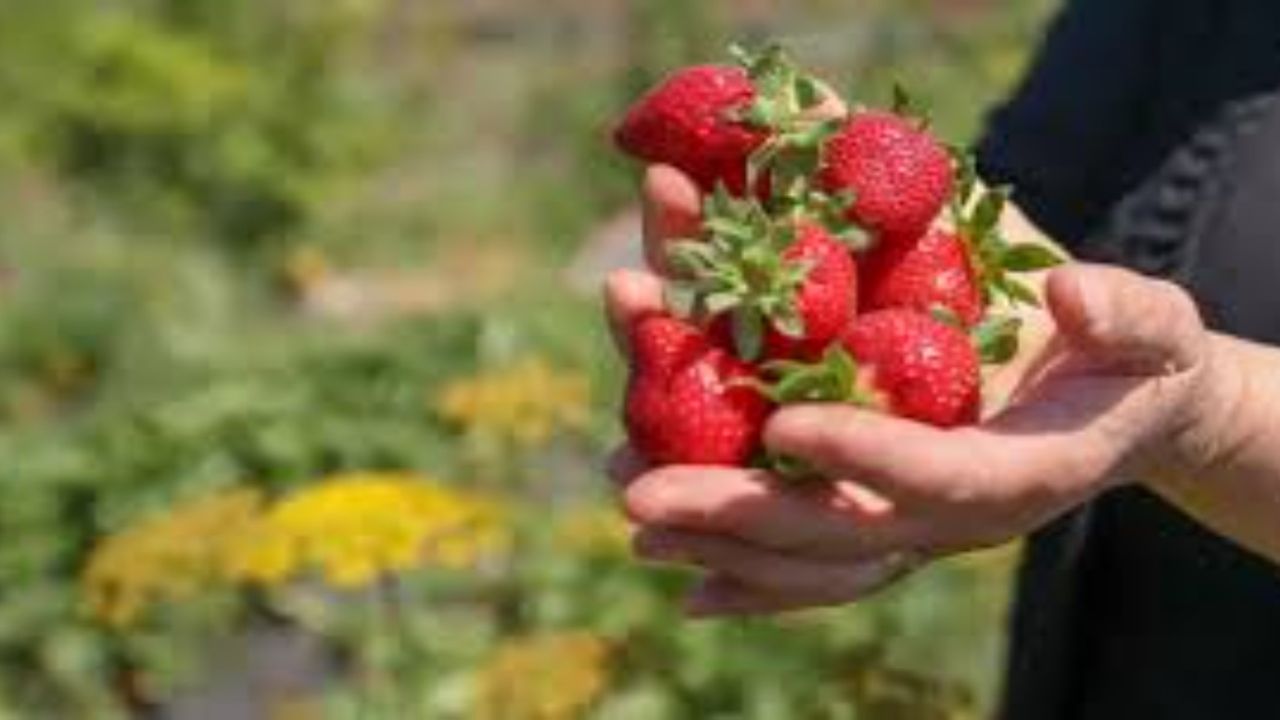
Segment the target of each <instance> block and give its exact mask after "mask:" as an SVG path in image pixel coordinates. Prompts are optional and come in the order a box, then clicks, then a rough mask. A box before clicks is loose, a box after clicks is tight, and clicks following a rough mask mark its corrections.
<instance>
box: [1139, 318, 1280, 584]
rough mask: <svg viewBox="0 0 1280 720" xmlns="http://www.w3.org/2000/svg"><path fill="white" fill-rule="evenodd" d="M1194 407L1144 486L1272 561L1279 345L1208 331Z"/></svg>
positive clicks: (1278, 542) (1279, 518) (1279, 553)
mask: <svg viewBox="0 0 1280 720" xmlns="http://www.w3.org/2000/svg"><path fill="white" fill-rule="evenodd" d="M1211 346H1212V351H1211V353H1210V355H1211V360H1210V361H1209V362H1210V367H1209V368H1208V369H1207V373H1206V376H1207V381H1206V383H1205V387H1204V391H1203V394H1202V396H1201V397H1200V398H1198V400H1197V402H1198V403H1199V404H1200V406H1201V408H1200V410H1199V411H1198V412H1197V413H1196V415H1195V421H1194V422H1193V423H1192V424H1190V425H1188V426H1187V427H1186V428H1184V429H1182V430H1181V431H1180V432H1179V433H1178V434H1177V436H1176V437H1175V439H1174V442H1173V443H1172V447H1171V448H1170V451H1169V453H1168V454H1167V457H1166V459H1165V462H1160V463H1159V467H1158V468H1157V469H1155V470H1154V473H1155V474H1154V477H1155V479H1154V480H1152V481H1150V483H1149V485H1150V487H1151V488H1152V489H1153V490H1155V491H1156V492H1157V493H1159V494H1160V495H1162V496H1163V497H1165V498H1166V499H1167V500H1169V501H1170V502H1172V503H1174V504H1175V505H1177V506H1178V507H1180V508H1182V509H1183V510H1184V511H1186V512H1187V513H1188V514H1190V515H1192V516H1193V517H1195V518H1197V519H1198V520H1200V521H1201V522H1203V523H1204V524H1205V525H1207V526H1208V527H1210V528H1212V529H1214V530H1216V531H1218V532H1220V533H1222V534H1223V535H1226V536H1228V537H1230V538H1232V539H1233V540H1235V541H1237V542H1239V543H1240V544H1242V545H1244V546H1246V547H1248V548H1250V549H1252V550H1254V551H1257V552H1259V553H1261V554H1263V555H1264V556H1266V557H1268V558H1269V559H1271V560H1272V561H1275V562H1278V563H1280V350H1276V349H1273V348H1269V347H1266V346H1263V345H1258V344H1255V343H1248V342H1243V341H1240V340H1235V339H1233V338H1229V337H1225V336H1220V335H1215V336H1213V338H1212V340H1211Z"/></svg>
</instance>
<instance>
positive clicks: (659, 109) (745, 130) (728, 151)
mask: <svg viewBox="0 0 1280 720" xmlns="http://www.w3.org/2000/svg"><path fill="white" fill-rule="evenodd" d="M755 99H756V89H755V85H754V84H753V83H752V81H751V77H750V75H749V74H748V73H747V71H746V70H744V69H743V68H740V67H733V66H728V65H698V66H694V67H690V68H685V69H683V70H680V71H677V72H676V73H675V74H673V75H671V76H670V77H668V78H667V79H666V80H665V81H664V82H663V83H661V84H660V85H659V86H658V87H656V88H654V89H653V90H651V91H650V92H649V93H648V94H646V95H645V96H644V97H642V98H641V99H640V100H639V101H638V102H637V103H636V104H635V105H633V106H632V107H631V109H630V110H629V111H628V112H627V114H626V116H625V117H624V118H623V120H622V123H621V124H620V125H619V126H618V127H617V129H616V130H615V131H614V142H615V143H616V144H617V146H618V147H619V148H620V149H621V150H622V151H623V152H625V153H627V154H628V155H631V156H633V157H635V158H637V159H639V160H643V161H645V162H649V163H663V164H666V165H671V166H673V167H676V168H678V169H680V170H682V171H684V172H685V173H686V174H687V175H689V177H691V178H693V180H694V181H695V182H696V183H698V185H699V186H700V187H701V188H702V189H703V190H704V191H706V192H710V191H711V190H713V189H714V188H715V187H716V185H717V183H724V184H725V185H726V186H727V187H728V188H729V190H730V191H731V192H733V193H734V194H736V195H741V194H742V193H743V190H744V188H745V187H746V183H747V159H748V158H749V157H750V155H751V153H753V152H754V151H755V150H756V149H757V148H758V147H760V145H762V144H763V143H764V142H765V140H766V139H767V137H768V135H767V133H766V132H764V131H763V130H760V129H756V128H752V127H749V126H748V125H746V124H745V123H744V122H743V121H742V120H740V119H738V118H739V116H740V115H741V113H743V112H745V111H746V110H747V108H749V107H750V106H751V104H752V103H753V102H754V101H755Z"/></svg>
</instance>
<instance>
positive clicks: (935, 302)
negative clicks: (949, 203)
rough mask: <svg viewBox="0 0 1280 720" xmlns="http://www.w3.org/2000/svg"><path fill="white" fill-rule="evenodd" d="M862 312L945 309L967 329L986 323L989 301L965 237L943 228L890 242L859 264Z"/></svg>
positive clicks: (876, 249)
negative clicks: (984, 293)
mask: <svg viewBox="0 0 1280 720" xmlns="http://www.w3.org/2000/svg"><path fill="white" fill-rule="evenodd" d="M859 270H860V276H859V279H860V281H861V284H860V286H859V287H860V290H861V295H860V296H859V297H860V303H859V304H860V305H861V307H862V308H863V310H882V309H886V308H908V309H912V310H918V311H920V312H925V313H927V312H932V311H934V310H935V309H942V310H944V311H946V312H948V313H950V314H951V315H953V316H954V317H955V318H956V319H957V320H958V321H959V322H960V324H962V325H963V326H964V327H966V328H968V327H973V326H975V325H977V324H978V323H979V322H980V321H981V320H982V315H983V310H984V307H985V302H984V301H983V297H982V290H981V288H980V287H979V284H978V283H979V278H978V276H977V273H976V272H975V270H974V267H973V261H972V260H971V258H970V256H969V248H968V245H967V244H966V243H965V240H964V238H963V237H962V236H960V235H958V234H956V233H954V232H951V231H948V230H942V229H939V228H933V229H930V230H929V231H928V232H926V233H925V234H924V235H922V236H920V238H919V239H916V240H912V241H905V242H904V241H891V242H885V243H883V244H882V245H880V246H879V247H877V248H875V249H874V250H872V251H871V252H869V253H867V254H866V255H864V256H863V260H862V262H861V263H860V264H859Z"/></svg>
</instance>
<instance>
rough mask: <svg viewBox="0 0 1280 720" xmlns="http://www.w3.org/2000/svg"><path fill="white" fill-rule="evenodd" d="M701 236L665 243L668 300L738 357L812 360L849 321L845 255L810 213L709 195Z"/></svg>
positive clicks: (853, 281) (853, 292) (852, 300)
mask: <svg viewBox="0 0 1280 720" xmlns="http://www.w3.org/2000/svg"><path fill="white" fill-rule="evenodd" d="M704 218H705V219H704V228H705V238H703V239H701V240H691V241H684V242H679V243H676V244H674V245H673V247H672V254H671V260H672V266H673V267H674V268H676V269H677V271H680V272H682V273H683V275H684V277H683V278H682V279H681V280H678V281H676V282H675V283H674V288H673V290H674V292H672V296H673V297H672V299H673V304H674V305H675V306H676V307H677V308H678V309H680V310H682V311H683V312H684V313H686V314H688V315H691V316H693V317H695V318H697V319H699V320H702V321H707V322H709V324H710V327H711V332H712V334H713V336H714V337H716V338H717V339H719V340H725V339H731V341H732V344H733V347H734V348H735V349H736V350H737V352H738V355H739V356H740V357H742V358H743V359H745V360H748V361H751V362H754V361H756V360H759V359H762V358H763V359H766V360H778V359H798V360H817V359H818V358H820V357H821V356H822V354H823V352H824V351H825V350H826V349H827V347H828V346H829V345H831V343H833V342H834V341H835V340H836V339H837V338H838V337H839V335H840V333H841V331H842V330H844V328H845V327H846V326H847V325H848V324H849V321H850V320H852V319H853V316H854V314H855V312H856V310H857V297H858V295H857V284H858V272H857V265H856V263H855V261H854V257H853V253H852V252H850V250H849V248H848V246H847V245H845V244H844V243H843V242H842V241H841V239H840V238H839V237H837V236H836V235H835V234H833V233H832V232H830V231H828V230H827V229H826V227H825V226H824V225H822V224H821V223H820V222H818V221H817V220H815V219H812V218H808V217H804V216H798V217H784V218H780V219H774V218H771V217H770V216H769V215H768V214H767V213H766V212H765V211H764V209H763V208H762V207H761V206H760V204H759V203H757V202H755V201H752V200H735V199H733V198H729V197H727V196H726V195H725V194H724V193H716V194H715V195H713V196H712V197H711V198H709V199H708V201H707V203H706V210H705V212H704Z"/></svg>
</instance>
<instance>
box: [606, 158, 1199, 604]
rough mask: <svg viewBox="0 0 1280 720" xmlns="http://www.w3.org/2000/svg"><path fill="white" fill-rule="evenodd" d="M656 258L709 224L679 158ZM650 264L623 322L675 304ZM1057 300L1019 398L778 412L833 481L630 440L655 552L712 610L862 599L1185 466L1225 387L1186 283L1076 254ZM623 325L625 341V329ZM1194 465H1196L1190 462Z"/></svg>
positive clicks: (652, 224)
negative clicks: (947, 417) (664, 296)
mask: <svg viewBox="0 0 1280 720" xmlns="http://www.w3.org/2000/svg"><path fill="white" fill-rule="evenodd" d="M645 195H646V203H647V208H646V224H647V238H646V241H647V246H648V249H649V254H648V256H649V257H650V259H651V262H653V263H654V264H655V267H657V268H659V269H660V268H661V265H660V260H661V258H660V257H659V255H660V253H659V252H657V249H658V248H659V247H660V246H661V244H662V243H663V242H664V241H665V239H666V238H670V237H677V236H682V235H684V236H687V235H689V234H691V233H692V232H694V231H696V229H697V212H698V211H697V208H698V196H697V191H696V189H695V188H693V186H692V184H690V183H689V182H688V181H687V180H686V179H684V178H683V177H682V176H680V175H679V174H678V173H676V172H675V171H673V170H670V169H668V168H654V169H652V170H651V171H650V172H649V173H648V176H647V178H646V187H645ZM659 291H660V282H659V280H658V278H657V277H655V276H654V275H651V274H648V273H619V274H617V275H615V276H614V277H613V278H611V280H610V283H609V287H608V292H607V301H608V307H609V311H610V317H611V318H612V319H613V322H614V324H615V327H619V328H620V327H624V326H625V325H626V323H627V322H628V319H629V318H631V317H634V316H635V314H636V313H638V312H643V311H645V310H648V309H651V308H653V307H655V306H657V305H659V304H660V294H659ZM1045 295H1046V298H1047V307H1048V312H1047V313H1038V314H1036V315H1034V316H1032V318H1031V320H1032V321H1033V327H1038V328H1042V331H1041V332H1040V333H1039V334H1038V335H1037V340H1036V341H1035V342H1033V343H1032V346H1031V347H1029V348H1027V351H1026V352H1025V353H1024V357H1022V358H1020V359H1019V361H1017V362H1015V363H1014V364H1013V365H1012V366H1011V367H1010V368H1009V369H1007V370H1005V371H1003V372H1002V373H1001V375H1000V376H999V377H998V378H996V382H997V383H998V384H999V385H1000V386H1001V387H1004V388H1006V389H1007V390H1008V393H1007V394H1008V396H1009V405H1008V406H1007V407H1002V408H995V409H993V410H992V412H991V414H990V417H989V418H988V419H987V420H986V421H985V422H984V424H983V425H981V426H978V427H973V428H964V429H958V430H951V431H943V430H936V429H933V428H930V427H926V426H922V425H919V424H916V423H912V422H908V421H905V420H900V419H896V418H892V417H887V416H882V415H878V414H874V413H870V412H866V411H862V410H859V409H856V408H852V407H846V406H834V405H829V406H808V407H795V408H788V409H785V410H783V411H781V412H779V413H778V414H777V415H776V416H775V418H774V419H773V421H772V422H771V423H770V425H769V427H768V428H767V431H766V437H765V441H766V444H767V445H768V446H769V448H770V449H771V450H773V451H775V452H779V453H783V454H786V455H790V456H794V457H797V458H800V459H802V460H805V461H807V462H808V463H810V464H811V465H812V466H814V467H815V468H817V469H819V470H820V471H822V472H823V474H824V475H826V476H827V477H829V478H832V479H833V481H832V482H830V483H827V484H821V485H812V486H806V487H797V486H793V485H788V484H786V483H783V482H782V481H779V480H777V479H776V478H773V477H770V476H769V475H768V474H767V473H764V472H760V471H754V470H740V469H728V468H696V467H667V468H658V469H648V468H644V467H643V466H642V465H640V464H639V463H638V462H637V460H636V459H635V458H634V456H632V455H631V454H630V453H629V452H627V451H626V450H625V449H624V450H623V451H621V452H620V453H619V454H618V455H617V457H616V458H615V462H614V467H613V474H614V476H615V477H616V478H617V479H618V480H619V482H621V483H622V484H623V485H624V486H625V491H624V493H625V499H624V502H625V506H626V509H627V511H628V513H629V514H630V515H631V517H632V518H633V520H634V521H635V522H636V523H637V524H638V526H639V530H638V532H637V535H636V538H635V547H636V551H637V553H638V554H639V555H641V556H642V557H645V558H648V559H652V560H657V561H662V562H679V563H684V564H689V565H693V566H696V567H698V568H701V569H703V570H705V571H706V572H707V577H706V578H705V579H704V580H703V582H702V583H701V585H700V586H699V587H698V589H697V590H695V592H694V594H693V596H692V598H691V605H690V610H691V612H693V613H694V614H698V615H718V614H739V613H771V612H780V611H785V610H792V609H799V608H806V607H813V606H821V605H831V604H840V603H845V602H849V601H852V600H856V599H858V598H860V597H862V596H864V595H865V594H866V593H868V592H870V591H872V590H874V589H876V588H877V587H879V586H881V585H883V584H884V583H886V582H888V581H890V580H892V579H895V578H897V577H899V576H901V575H902V574H903V573H904V572H906V571H908V570H910V569H912V568H913V567H915V566H916V565H917V564H919V563H920V562H921V561H922V560H924V559H926V558H929V557H933V556H936V555H941V554H948V553H953V552H959V551H964V550H969V549H974V548H980V547H984V546H989V545H993V544H998V543H1001V542H1004V541H1006V540H1009V539H1011V538H1014V537H1016V536H1018V535H1021V534H1023V533H1026V532H1028V531H1030V530H1033V529H1035V528H1036V527H1039V526H1040V525H1042V524H1043V523H1045V522H1047V521H1048V520H1050V519H1051V518H1053V517H1055V516H1056V515H1058V514H1060V513H1062V512H1064V511H1066V510H1069V509H1071V508H1072V507H1074V506H1076V505H1078V504H1079V503H1081V502H1083V501H1085V500H1087V499H1088V498H1090V497H1092V496H1093V495H1095V494H1097V493H1098V492H1101V491H1103V490H1105V489H1107V488H1108V487H1111V486H1112V485H1113V484H1115V483H1116V482H1118V480H1117V479H1116V478H1117V477H1119V476H1120V475H1123V474H1124V473H1123V471H1125V470H1132V471H1133V472H1134V473H1135V474H1137V473H1141V472H1146V471H1155V470H1156V469H1157V464H1158V463H1157V462H1156V461H1157V460H1163V459H1167V458H1169V457H1173V458H1174V461H1180V454H1181V453H1182V452H1183V449H1184V448H1186V447H1188V446H1189V443H1188V437H1189V436H1191V435H1194V432H1195V430H1196V428H1198V427H1199V425H1200V423H1199V422H1198V421H1199V417H1200V415H1201V414H1202V411H1203V407H1204V406H1205V404H1206V402H1207V401H1208V399H1209V398H1211V397H1212V395H1213V393H1212V388H1211V387H1210V383H1209V382H1208V378H1209V377H1210V375H1211V372H1210V371H1209V369H1208V366H1209V365H1210V364H1211V360H1212V358H1211V355H1212V353H1210V352H1209V349H1208V348H1209V343H1208V335H1207V333H1206V332H1205V331H1204V329H1203V325H1202V323H1201V321H1200V319H1199V316H1198V314H1197V312H1196V310H1195V307H1194V305H1193V303H1192V302H1191V301H1190V299H1189V298H1188V297H1187V296H1186V295H1185V294H1184V293H1183V292H1182V291H1181V290H1179V289H1177V288H1176V287H1174V286H1172V285H1170V284H1167V283H1163V282H1157V281H1151V280H1147V279H1143V278H1141V277H1139V276H1137V275H1134V274H1132V273H1129V272H1126V271H1123V270H1118V269H1113V268H1105V267H1094V266H1084V265H1076V266H1071V267H1066V268H1062V269H1059V270H1057V271H1055V272H1054V273H1053V274H1052V275H1051V276H1050V277H1049V278H1048V280H1047V282H1046V290H1045ZM622 336H623V334H620V335H619V337H622ZM1190 461H1191V460H1187V462H1190Z"/></svg>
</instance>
